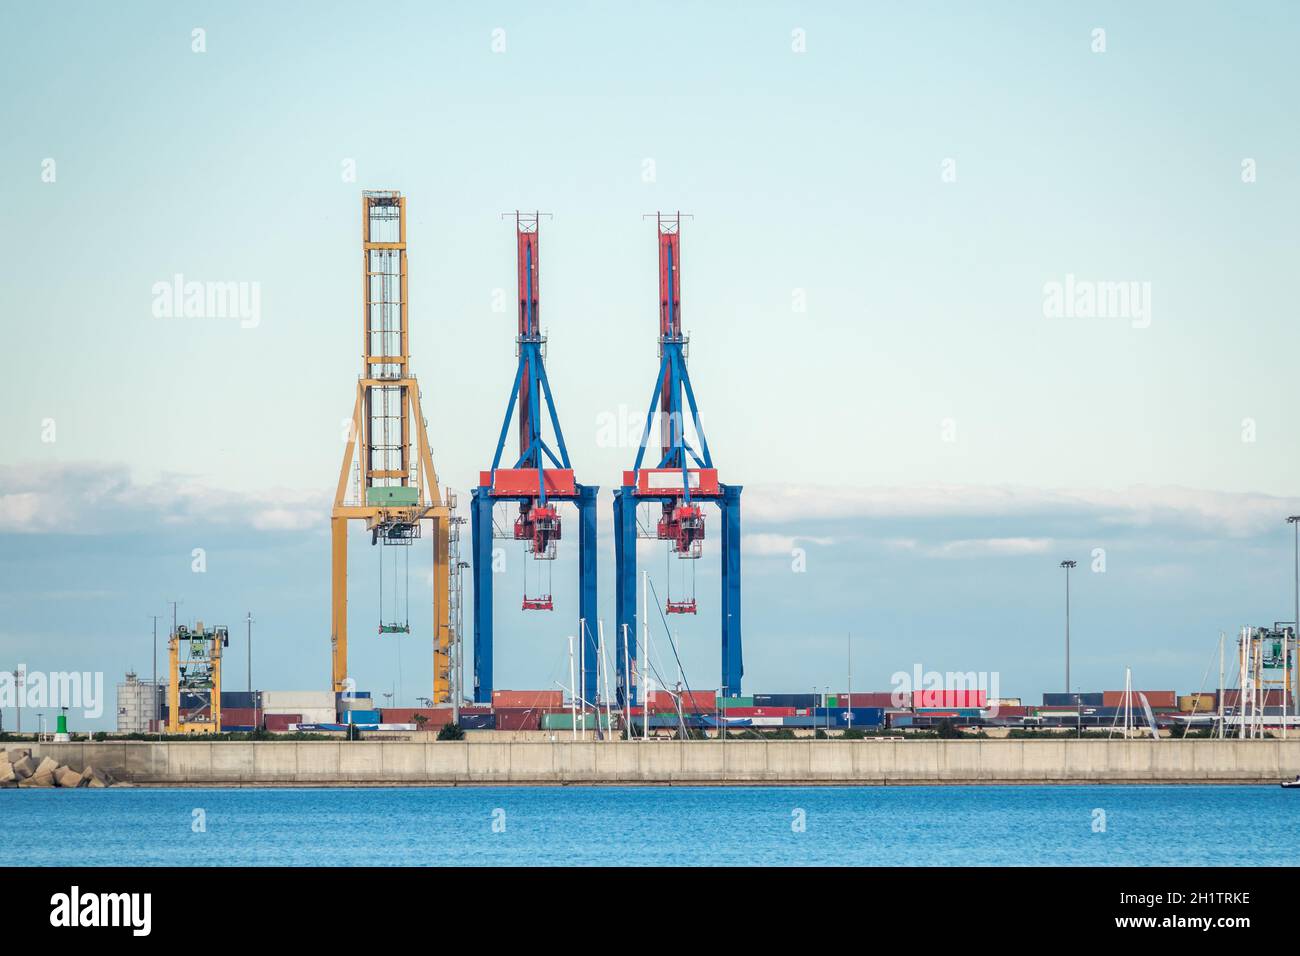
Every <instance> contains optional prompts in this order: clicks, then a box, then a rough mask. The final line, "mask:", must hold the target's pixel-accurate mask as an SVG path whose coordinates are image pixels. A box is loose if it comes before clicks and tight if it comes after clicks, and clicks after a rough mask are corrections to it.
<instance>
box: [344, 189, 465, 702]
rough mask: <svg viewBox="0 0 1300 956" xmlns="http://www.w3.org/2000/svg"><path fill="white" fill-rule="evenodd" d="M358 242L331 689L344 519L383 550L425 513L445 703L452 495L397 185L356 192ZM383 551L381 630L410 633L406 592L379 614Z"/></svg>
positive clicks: (440, 693) (436, 674) (436, 673)
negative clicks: (357, 340) (419, 379)
mask: <svg viewBox="0 0 1300 956" xmlns="http://www.w3.org/2000/svg"><path fill="white" fill-rule="evenodd" d="M361 248H362V263H363V264H362V288H363V295H362V303H363V306H362V316H361V335H362V355H363V365H362V371H361V377H360V378H359V379H358V380H357V396H356V403H355V405H354V406H353V409H352V419H351V422H350V425H349V427H348V430H347V436H346V440H347V446H346V448H345V450H344V452H343V464H342V466H341V467H340V469H339V481H338V489H337V491H336V492H335V495H334V509H333V512H332V515H331V519H330V530H331V539H332V551H333V563H332V567H333V573H332V577H333V601H332V607H331V632H330V643H331V645H332V648H333V682H334V690H335V692H336V693H337V692H339V691H344V690H347V689H349V688H348V522H349V521H351V520H353V519H359V520H362V521H365V523H366V529H367V530H368V531H369V532H370V542H371V544H378V545H382V546H384V549H386V548H387V547H389V546H397V547H408V548H409V547H410V546H411V545H412V544H413V542H414V541H415V540H416V539H418V538H419V537H420V527H421V522H422V521H425V520H428V521H430V522H431V523H432V526H433V628H434V634H433V698H432V699H433V701H434V703H437V704H444V703H448V702H450V700H451V667H450V649H451V642H452V638H453V634H452V631H451V628H452V622H451V615H450V587H449V584H450V581H449V570H448V542H449V533H450V529H451V524H452V517H453V515H452V512H453V510H454V507H455V499H454V498H453V497H452V496H451V493H450V492H449V493H448V497H447V500H446V501H443V500H442V498H441V496H440V493H439V489H438V473H437V472H436V471H435V470H434V467H433V455H432V452H431V451H430V449H429V436H428V434H427V433H426V425H427V422H426V421H425V418H424V415H423V414H422V413H421V411H420V388H419V385H418V384H416V380H415V376H414V375H413V374H412V373H411V356H410V350H409V330H410V325H409V319H408V309H407V306H408V300H407V286H406V199H405V198H404V197H403V196H402V195H401V193H398V192H393V191H387V190H385V191H367V192H364V193H362V195H361ZM406 553H407V554H409V552H406ZM383 555H384V550H381V551H380V574H381V577H380V582H381V583H380V618H379V633H380V634H381V635H384V634H391V635H393V637H394V639H395V640H400V639H401V637H402V635H403V634H408V633H410V618H409V600H408V607H407V618H406V622H405V623H402V622H401V620H399V618H398V614H397V611H398V606H397V604H398V599H397V598H395V600H394V614H393V615H392V616H391V617H389V618H385V615H384V607H383V602H384V600H385V597H384V587H383V577H382V574H383ZM394 555H395V556H396V552H394ZM394 564H395V566H396V562H394ZM396 579H397V575H396V574H395V575H394V578H393V580H394V581H396ZM408 586H409V584H408ZM408 598H409V592H408Z"/></svg>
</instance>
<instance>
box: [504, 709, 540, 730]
mask: <svg viewBox="0 0 1300 956" xmlns="http://www.w3.org/2000/svg"><path fill="white" fill-rule="evenodd" d="M496 715H497V720H496V729H497V730H540V729H541V727H542V711H541V710H539V709H537V708H536V707H502V708H499V709H498V710H497V711H496Z"/></svg>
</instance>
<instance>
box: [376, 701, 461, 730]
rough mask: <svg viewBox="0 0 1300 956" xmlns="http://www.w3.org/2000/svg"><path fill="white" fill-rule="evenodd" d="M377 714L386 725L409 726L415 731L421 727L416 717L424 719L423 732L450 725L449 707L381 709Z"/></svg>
mask: <svg viewBox="0 0 1300 956" xmlns="http://www.w3.org/2000/svg"><path fill="white" fill-rule="evenodd" d="M379 714H380V716H381V717H382V718H383V722H384V723H386V724H411V725H412V726H414V727H415V728H416V729H417V730H418V729H420V727H421V721H419V720H417V719H416V718H417V717H423V718H424V721H423V728H424V729H425V730H437V729H439V728H440V727H442V726H443V725H444V724H449V723H451V708H450V707H383V708H381V709H380V711H379Z"/></svg>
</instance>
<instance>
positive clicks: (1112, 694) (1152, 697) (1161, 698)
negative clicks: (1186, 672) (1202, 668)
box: [1101, 690, 1178, 710]
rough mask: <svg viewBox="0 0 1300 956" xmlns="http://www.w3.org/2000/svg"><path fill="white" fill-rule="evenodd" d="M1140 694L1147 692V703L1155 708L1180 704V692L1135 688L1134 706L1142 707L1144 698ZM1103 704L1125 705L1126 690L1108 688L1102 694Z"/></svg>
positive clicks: (1173, 706) (1168, 708)
mask: <svg viewBox="0 0 1300 956" xmlns="http://www.w3.org/2000/svg"><path fill="white" fill-rule="evenodd" d="M1138 694H1145V695H1146V699H1147V703H1148V704H1150V705H1151V708H1152V709H1153V710H1173V709H1174V708H1176V707H1177V706H1178V694H1177V693H1176V692H1175V691H1172V690H1135V691H1133V706H1134V707H1141V706H1142V699H1141V698H1140V697H1138ZM1101 706H1103V707H1123V706H1124V692H1123V691H1122V690H1108V691H1106V692H1105V693H1104V694H1102V695H1101Z"/></svg>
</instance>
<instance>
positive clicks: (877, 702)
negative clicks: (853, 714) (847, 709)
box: [835, 690, 912, 707]
mask: <svg viewBox="0 0 1300 956" xmlns="http://www.w3.org/2000/svg"><path fill="white" fill-rule="evenodd" d="M835 696H836V697H837V698H839V703H840V705H841V706H843V705H844V703H845V700H846V699H847V698H850V697H851V698H852V704H853V706H854V707H911V706H912V695H911V694H909V693H906V692H905V691H901V690H900V691H899V692H898V699H897V700H895V699H894V692H893V691H891V690H855V691H853V692H852V693H849V692H848V691H844V692H842V693H837V694H836V695H835Z"/></svg>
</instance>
